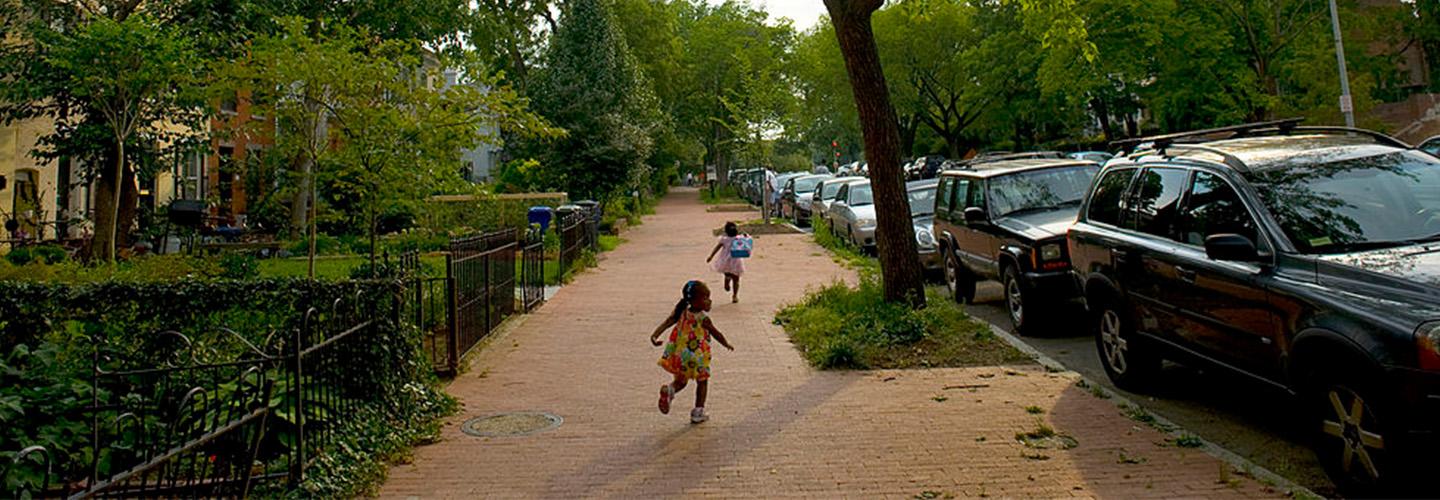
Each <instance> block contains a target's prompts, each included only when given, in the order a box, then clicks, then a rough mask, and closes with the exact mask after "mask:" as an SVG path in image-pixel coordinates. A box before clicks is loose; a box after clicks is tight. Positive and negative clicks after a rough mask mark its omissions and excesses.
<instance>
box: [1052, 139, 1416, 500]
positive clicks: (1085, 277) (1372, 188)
mask: <svg viewBox="0 0 1440 500" xmlns="http://www.w3.org/2000/svg"><path fill="white" fill-rule="evenodd" d="M1297 123H1298V122H1297V121H1294V120H1292V121H1281V122H1268V123H1261V124H1253V125H1246V126H1237V127H1228V128H1223V129H1211V130H1205V131H1199V132H1194V133H1188V134H1175V135H1170V136H1162V137H1153V138H1148V139H1146V140H1145V143H1146V144H1147V146H1145V147H1143V148H1142V150H1140V151H1138V152H1133V153H1130V154H1128V155H1126V156H1124V157H1121V158H1116V159H1115V160H1111V162H1110V163H1108V164H1106V167H1105V169H1104V170H1103V171H1102V172H1101V174H1100V176H1099V177H1098V178H1097V180H1096V181H1095V183H1094V186H1093V187H1092V188H1091V190H1090V193H1089V195H1087V196H1086V202H1085V204H1084V206H1083V207H1082V208H1081V213H1080V217H1079V221H1078V222H1077V223H1076V224H1075V225H1074V226H1073V227H1072V229H1071V230H1070V237H1069V246H1070V257H1071V261H1072V263H1073V265H1074V269H1075V274H1076V277H1077V281H1078V283H1079V284H1080V285H1081V286H1082V287H1083V290H1084V294H1085V299H1086V302H1087V305H1088V306H1089V310H1090V312H1091V313H1092V318H1093V323H1092V324H1093V325H1094V326H1095V341H1096V346H1097V350H1098V351H1099V353H1100V357H1101V362H1102V364H1103V365H1104V367H1105V371H1106V372H1107V373H1108V374H1109V376H1110V378H1111V380H1113V381H1114V382H1115V383H1116V385H1120V386H1123V387H1136V386H1141V385H1143V383H1145V382H1154V381H1155V380H1154V378H1153V377H1152V376H1153V375H1154V374H1155V373H1156V372H1157V370H1158V369H1159V368H1160V361H1161V359H1162V358H1165V359H1171V360H1177V361H1181V362H1186V363H1194V364H1198V365H1200V366H1206V367H1211V368H1219V369H1221V370H1224V371H1230V372H1234V373H1238V374H1241V375H1242V377H1243V378H1245V379H1249V380H1254V381H1257V382H1259V383H1261V384H1265V385H1268V386H1271V387H1274V388H1278V389H1280V390H1282V391H1285V392H1286V393H1289V394H1291V395H1294V396H1297V397H1299V398H1300V400H1301V401H1303V402H1304V403H1305V404H1306V405H1304V406H1299V407H1300V408H1303V409H1304V410H1305V413H1304V415H1305V417H1306V419H1307V420H1306V421H1307V422H1308V423H1307V424H1306V425H1307V426H1310V425H1313V427H1312V428H1313V429H1314V436H1315V437H1316V438H1317V444H1316V446H1317V451H1318V452H1319V454H1320V458H1321V460H1322V462H1323V463H1324V464H1325V465H1326V467H1327V468H1328V469H1329V470H1330V472H1331V475H1332V477H1334V479H1335V480H1336V483H1337V484H1338V485H1340V486H1341V487H1342V488H1344V489H1346V490H1347V491H1349V492H1359V493H1361V494H1375V493H1384V492H1387V491H1391V490H1390V488H1393V487H1396V486H1397V485H1398V483H1402V482H1409V480H1410V479H1411V478H1412V477H1413V476H1411V475H1409V473H1410V471H1416V472H1418V471H1419V470H1420V468H1419V467H1418V466H1419V465H1421V464H1426V463H1428V464H1430V465H1431V466H1433V465H1434V464H1436V463H1440V459H1437V458H1436V457H1437V455H1436V453H1435V451H1434V448H1433V447H1429V446H1433V445H1434V444H1436V440H1435V437H1436V432H1437V429H1440V322H1437V320H1440V159H1437V158H1436V157H1434V156H1431V155H1428V154H1425V153H1422V152H1419V151H1416V150H1413V149H1411V148H1410V147H1409V146H1408V145H1406V144H1404V143H1401V142H1400V141H1397V140H1395V139H1393V138H1390V137H1388V136H1385V135H1382V134H1378V133H1375V132H1370V131H1365V130H1358V129H1340V128H1328V127H1301V126H1298V125H1297ZM1182 141H1185V143H1182ZM1312 418H1313V420H1309V419H1312ZM1431 470H1432V471H1433V468H1432V469H1431ZM1430 493H1435V490H1433V489H1432V490H1430Z"/></svg>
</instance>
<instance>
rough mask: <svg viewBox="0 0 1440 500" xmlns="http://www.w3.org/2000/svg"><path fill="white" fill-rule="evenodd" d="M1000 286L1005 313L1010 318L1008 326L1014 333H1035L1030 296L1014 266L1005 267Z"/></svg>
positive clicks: (1027, 334)
mask: <svg viewBox="0 0 1440 500" xmlns="http://www.w3.org/2000/svg"><path fill="white" fill-rule="evenodd" d="M1000 284H1001V286H1002V290H1003V294H1004V296H1005V312H1006V314H1007V315H1008V316H1010V325H1011V326H1013V327H1015V333H1017V334H1020V335H1024V336H1030V335H1034V334H1035V333H1036V330H1037V328H1036V326H1035V324H1036V323H1037V321H1035V320H1033V319H1031V317H1030V316H1031V315H1030V309H1031V306H1033V304H1031V303H1030V301H1029V299H1030V296H1031V295H1032V294H1031V293H1030V292H1029V290H1027V289H1026V288H1027V287H1026V286H1025V282H1024V281H1021V280H1020V271H1019V270H1017V269H1016V268H1015V266H1013V265H1011V266H1006V267H1005V272H1004V274H1003V275H1001V278H1000Z"/></svg>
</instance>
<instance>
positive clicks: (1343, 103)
mask: <svg viewBox="0 0 1440 500" xmlns="http://www.w3.org/2000/svg"><path fill="white" fill-rule="evenodd" d="M1330 26H1331V27H1332V28H1334V30H1335V59H1336V60H1338V61H1340V112H1341V113H1344V114H1345V126H1346V127H1354V126H1355V101H1353V100H1352V99H1351V98H1350V73H1349V72H1348V71H1346V69H1345V42H1344V40H1342V39H1341V38H1340V9H1339V8H1337V7H1336V6H1335V0H1330Z"/></svg>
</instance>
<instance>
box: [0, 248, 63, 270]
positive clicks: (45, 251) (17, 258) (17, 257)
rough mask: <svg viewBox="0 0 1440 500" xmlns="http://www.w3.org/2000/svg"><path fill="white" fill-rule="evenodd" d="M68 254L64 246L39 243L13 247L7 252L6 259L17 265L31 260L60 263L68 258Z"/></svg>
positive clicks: (43, 262)
mask: <svg viewBox="0 0 1440 500" xmlns="http://www.w3.org/2000/svg"><path fill="white" fill-rule="evenodd" d="M67 257H68V254H67V253H66V252H65V249H64V248H60V247H59V246H56V245H38V246H25V247H18V248H11V249H10V253H7V254H5V260H6V261H8V262H10V263H11V264H14V265H17V266H23V265H26V264H29V263H31V262H39V263H42V264H59V263H62V262H65V261H66V260H67Z"/></svg>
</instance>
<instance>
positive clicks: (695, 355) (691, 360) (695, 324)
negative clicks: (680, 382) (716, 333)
mask: <svg viewBox="0 0 1440 500" xmlns="http://www.w3.org/2000/svg"><path fill="white" fill-rule="evenodd" d="M705 318H706V315H705V312H704V311H701V312H691V311H690V309H688V308H687V309H685V310H684V311H683V312H681V313H680V321H679V322H678V323H676V324H675V328H674V329H672V330H670V341H669V342H666V343H665V353H664V354H662V355H661V356H660V361H658V362H657V364H659V365H660V367H661V368H664V369H665V371H667V372H670V373H671V374H674V375H677V376H680V377H684V378H686V379H689V380H710V332H708V331H706V330H705Z"/></svg>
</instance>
